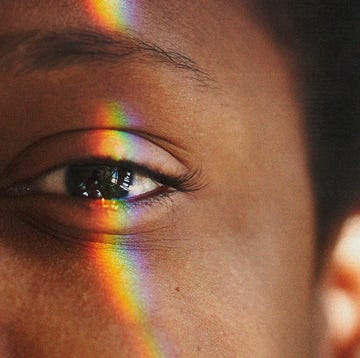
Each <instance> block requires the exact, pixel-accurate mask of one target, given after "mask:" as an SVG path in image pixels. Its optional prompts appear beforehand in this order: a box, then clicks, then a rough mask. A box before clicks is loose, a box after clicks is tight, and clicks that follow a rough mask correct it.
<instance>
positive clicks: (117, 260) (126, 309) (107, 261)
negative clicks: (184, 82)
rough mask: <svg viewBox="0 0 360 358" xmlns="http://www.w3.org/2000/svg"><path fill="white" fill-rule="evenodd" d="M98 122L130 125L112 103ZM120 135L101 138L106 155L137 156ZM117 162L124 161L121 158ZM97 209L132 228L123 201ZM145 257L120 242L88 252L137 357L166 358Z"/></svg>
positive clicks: (102, 108)
mask: <svg viewBox="0 0 360 358" xmlns="http://www.w3.org/2000/svg"><path fill="white" fill-rule="evenodd" d="M97 119H100V120H101V123H102V124H103V125H106V126H107V127H110V128H111V127H114V128H115V127H127V126H128V125H129V122H130V120H129V117H128V116H126V115H125V113H124V111H123V110H122V108H121V106H120V105H118V104H113V103H111V104H109V103H104V104H102V105H101V106H100V108H99V111H98V113H97ZM118 133H119V134H118V138H117V140H116V141H115V142H114V141H112V142H111V143H109V142H107V140H106V138H100V139H99V142H98V143H97V145H99V147H100V148H102V149H104V151H106V152H109V150H108V149H110V148H109V146H112V147H113V148H112V150H113V151H114V152H115V153H116V148H115V149H114V146H122V149H121V152H124V150H125V151H126V152H127V153H129V152H130V151H133V153H134V151H135V152H136V150H137V146H136V143H133V142H134V140H133V139H132V140H130V139H129V138H128V135H127V133H126V132H118ZM124 148H125V149H124ZM110 151H111V149H110ZM115 157H116V154H115ZM115 159H118V160H121V157H119V158H115ZM98 205H99V206H98V208H99V209H100V210H99V211H100V213H101V206H103V210H104V209H106V208H109V206H110V207H111V209H113V210H117V214H116V219H115V220H114V218H113V219H110V218H108V217H106V216H105V217H104V218H102V219H104V220H105V223H106V221H107V220H112V221H111V222H110V221H109V226H111V227H113V226H116V227H121V225H122V226H124V225H126V226H129V224H131V216H132V217H133V216H134V213H131V215H130V213H129V212H128V211H127V210H126V209H125V208H124V207H123V206H122V203H121V201H110V202H106V201H103V200H101V201H100V202H99V203H98ZM96 206H97V205H96ZM112 217H113V216H112ZM125 240H126V239H125ZM127 240H130V239H127ZM99 241H100V242H101V241H103V242H106V241H109V238H105V237H104V238H102V237H100V238H99ZM143 256H144V255H142V254H141V252H140V250H137V249H136V248H134V247H132V248H127V245H126V242H125V243H124V245H121V242H120V243H118V244H117V245H94V246H93V247H91V249H90V252H89V258H90V260H92V262H93V265H94V267H95V268H96V270H97V272H98V276H99V279H100V280H101V282H100V283H101V287H104V289H105V293H106V295H107V297H108V299H109V301H110V303H111V305H112V307H113V309H114V312H115V314H116V317H117V319H118V320H119V322H121V324H122V325H123V326H124V328H125V329H128V332H126V333H127V334H128V337H130V339H131V343H132V345H133V347H132V348H133V349H134V351H136V352H137V355H136V357H144V358H147V357H149V358H154V357H164V356H165V354H164V353H163V352H162V351H161V349H160V347H159V344H158V343H157V339H155V336H154V334H153V333H152V331H151V328H150V327H149V323H148V319H147V314H146V310H147V307H149V305H150V303H149V299H148V297H147V294H146V291H147V289H146V287H145V285H146V284H148V281H149V280H148V278H147V275H146V273H147V272H146V269H145V267H146V265H145V258H144V257H143Z"/></svg>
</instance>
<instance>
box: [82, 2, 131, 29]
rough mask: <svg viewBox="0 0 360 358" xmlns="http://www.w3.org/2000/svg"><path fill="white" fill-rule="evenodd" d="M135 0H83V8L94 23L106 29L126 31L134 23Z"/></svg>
mask: <svg viewBox="0 0 360 358" xmlns="http://www.w3.org/2000/svg"><path fill="white" fill-rule="evenodd" d="M134 7H135V0H85V9H86V10H87V12H88V13H89V15H90V16H91V18H92V19H93V20H94V21H95V23H96V24H97V25H98V26H100V27H103V28H105V29H107V30H110V31H111V30H112V31H115V30H117V31H123V32H125V31H126V28H127V26H129V25H130V24H132V25H133V24H134Z"/></svg>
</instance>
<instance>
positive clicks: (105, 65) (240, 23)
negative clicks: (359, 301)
mask: <svg viewBox="0 0 360 358" xmlns="http://www.w3.org/2000/svg"><path fill="white" fill-rule="evenodd" d="M1 17H2V18H1V21H0V24H1V25H0V33H1V36H2V43H3V44H4V45H3V46H2V45H1V46H0V51H1V58H0V65H1V72H0V76H1V81H0V123H1V131H0V172H1V177H0V188H1V194H0V196H1V199H0V223H1V226H0V229H1V236H0V327H1V329H2V335H3V337H5V338H4V339H3V343H2V345H3V348H2V349H3V352H4V355H5V354H6V352H7V354H9V355H10V354H11V352H12V353H15V354H16V355H18V356H36V357H48V356H55V355H56V356H57V355H59V356H64V357H66V356H86V357H92V356H94V357H98V356H102V357H108V356H109V357H110V356H112V357H114V356H125V357H128V356H129V357H130V356H131V357H173V356H174V357H180V356H181V357H188V356H189V357H194V356H197V357H209V356H224V357H234V356H241V357H242V356H244V357H245V356H251V357H255V356H262V355H264V354H265V352H270V353H271V356H274V357H295V356H299V357H300V356H309V354H311V353H310V349H311V348H309V347H310V346H311V344H310V336H311V334H312V332H311V330H310V326H311V324H310V307H311V306H312V303H313V302H312V286H311V285H312V279H313V246H314V241H315V235H314V224H313V216H314V215H313V201H312V197H311V194H310V192H311V188H310V182H309V175H308V170H307V166H306V153H305V152H306V150H305V141H304V135H303V130H302V124H301V123H302V113H301V106H300V104H299V102H298V98H297V94H296V93H297V92H296V91H297V88H296V87H297V85H298V78H297V76H296V71H295V69H294V67H293V66H292V64H291V63H290V61H289V60H288V58H287V57H286V55H285V52H283V51H282V49H281V48H280V47H279V46H277V44H276V43H274V42H273V41H272V39H271V37H270V35H269V34H267V33H266V32H265V31H264V30H263V29H262V27H261V25H259V24H258V23H257V22H256V21H254V20H253V19H252V17H251V15H250V14H249V13H248V12H247V11H246V9H245V7H243V6H241V5H239V4H238V2H237V1H222V2H220V1H216V0H211V1H207V2H206V5H203V4H200V3H197V2H193V1H182V2H177V1H161V0H158V1H148V0H129V1H123V2H122V1H120V0H119V1H115V0H114V1H111V0H99V1H95V0H87V1H85V0H84V1H73V0H57V1H51V2H49V4H48V5H47V6H46V7H44V6H43V3H42V2H41V1H35V0H34V1H26V2H24V1H17V0H15V1H14V0H11V1H10V0H5V1H4V5H2V15H1ZM0 347H1V343H0Z"/></svg>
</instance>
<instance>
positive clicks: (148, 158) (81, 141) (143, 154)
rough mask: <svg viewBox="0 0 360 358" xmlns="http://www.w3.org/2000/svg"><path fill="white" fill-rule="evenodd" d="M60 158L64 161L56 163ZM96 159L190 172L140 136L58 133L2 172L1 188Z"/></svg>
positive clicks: (171, 173)
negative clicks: (30, 173)
mask: <svg viewBox="0 0 360 358" xmlns="http://www.w3.org/2000/svg"><path fill="white" fill-rule="evenodd" d="M49 146H52V147H56V148H59V147H60V148H62V149H61V150H60V153H59V150H57V151H56V150H55V149H51V151H49V148H48V147H49ZM82 153H86V155H84V154H82ZM59 155H61V160H59V159H58V158H56V159H55V160H54V157H56V156H57V157H58V156H59ZM38 158H41V162H38V161H39V160H38ZM93 158H98V160H99V161H100V160H102V161H103V160H106V159H107V160H109V159H111V160H112V161H113V162H121V161H123V162H124V161H125V162H126V161H127V162H134V163H136V164H138V165H140V166H141V165H143V166H145V167H147V168H149V169H151V170H153V171H161V172H163V173H164V174H165V175H168V176H174V175H175V176H178V175H181V174H184V173H187V172H189V168H187V167H186V166H184V165H183V164H182V163H180V162H179V161H178V160H177V159H176V158H175V157H174V156H173V155H172V154H171V153H170V152H168V151H166V150H164V149H163V148H162V147H159V146H158V145H156V144H154V143H152V142H150V141H148V140H146V139H144V138H142V137H140V136H137V135H135V134H132V133H129V132H120V131H113V130H108V129H106V130H88V131H87V130H85V131H76V132H64V133H61V134H56V135H53V136H50V137H46V138H45V139H42V140H41V141H37V142H36V143H33V144H31V145H30V146H28V147H27V149H25V150H24V151H22V152H21V154H19V155H18V156H16V158H15V159H14V160H13V161H12V162H11V163H10V164H9V165H8V166H7V167H6V169H5V170H4V171H3V172H2V176H4V179H3V180H1V181H0V182H1V184H0V186H1V187H6V186H9V185H11V184H13V183H14V182H21V181H23V180H26V179H29V171H32V175H30V177H37V176H38V175H40V174H42V173H44V172H45V171H46V170H47V169H49V168H52V169H54V168H55V167H58V168H59V167H61V166H65V165H67V164H69V163H71V162H80V161H85V160H86V159H93ZM54 161H55V162H54ZM36 162H37V163H36ZM49 162H50V163H49ZM35 164H37V165H36V168H35V169H34V165H35ZM0 178H1V176H0Z"/></svg>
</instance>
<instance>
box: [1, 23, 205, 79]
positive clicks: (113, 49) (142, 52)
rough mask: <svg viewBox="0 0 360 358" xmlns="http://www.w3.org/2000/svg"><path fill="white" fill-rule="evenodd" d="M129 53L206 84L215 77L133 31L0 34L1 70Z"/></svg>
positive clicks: (113, 57) (117, 58)
mask: <svg viewBox="0 0 360 358" xmlns="http://www.w3.org/2000/svg"><path fill="white" fill-rule="evenodd" d="M130 56H131V57H134V59H136V60H137V61H140V62H147V61H150V62H152V63H153V64H154V63H163V64H167V65H170V66H171V67H172V68H174V69H178V70H183V71H187V72H188V73H190V74H191V77H193V78H195V79H197V80H199V81H200V82H201V83H203V84H205V83H206V82H209V81H212V79H211V77H210V76H209V74H208V73H207V72H206V71H205V70H204V69H203V68H201V67H200V66H199V65H198V64H197V63H196V62H195V61H194V60H193V59H191V58H190V57H188V56H186V55H184V54H182V53H180V52H178V51H176V50H174V49H163V48H161V47H160V46H159V45H157V44H156V43H154V42H149V41H145V40H142V39H141V38H139V37H136V36H132V35H127V34H126V35H125V34H122V33H107V32H101V31H96V30H77V29H75V30H64V31H51V32H43V31H41V30H38V31H37V30H34V31H29V32H21V33H8V34H4V35H0V71H8V70H10V69H12V68H15V70H16V73H29V72H34V71H41V70H52V69H62V68H66V67H69V66H73V65H84V64H90V63H117V62H119V61H121V60H123V59H125V58H128V57H130Z"/></svg>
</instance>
